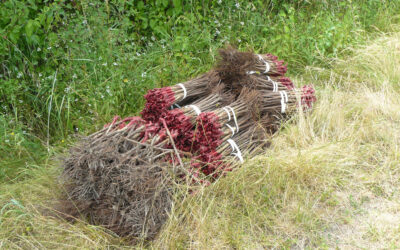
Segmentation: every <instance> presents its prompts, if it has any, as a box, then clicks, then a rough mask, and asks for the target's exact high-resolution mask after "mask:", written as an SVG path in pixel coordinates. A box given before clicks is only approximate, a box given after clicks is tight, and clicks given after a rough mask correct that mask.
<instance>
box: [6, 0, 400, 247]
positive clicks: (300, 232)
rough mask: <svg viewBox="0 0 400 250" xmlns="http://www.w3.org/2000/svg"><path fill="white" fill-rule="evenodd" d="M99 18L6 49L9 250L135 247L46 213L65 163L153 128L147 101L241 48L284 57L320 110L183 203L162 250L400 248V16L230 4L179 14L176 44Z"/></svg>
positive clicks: (73, 19) (91, 15) (374, 9)
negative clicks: (105, 140)
mask: <svg viewBox="0 0 400 250" xmlns="http://www.w3.org/2000/svg"><path fill="white" fill-rule="evenodd" d="M110 2H112V1H110ZM113 3H114V5H116V6H119V5H118V4H116V2H113ZM96 4H98V3H96ZM52 6H53V7H54V6H55V5H52ZM98 6H99V7H98V8H95V7H93V6H91V5H89V4H88V2H86V1H82V4H81V5H80V6H78V7H76V9H75V7H71V8H70V9H67V14H66V16H65V18H64V17H61V19H60V20H58V21H55V23H54V26H52V27H51V28H49V29H48V33H46V34H44V35H45V38H44V39H45V40H43V41H42V42H41V43H40V46H39V45H35V44H29V43H26V42H21V41H20V40H18V43H14V45H10V43H9V42H5V43H6V44H7V46H9V47H10V48H13V49H11V50H10V51H9V52H7V53H8V54H7V55H4V54H1V53H0V58H3V59H4V58H6V59H7V61H6V62H7V63H8V64H6V65H7V67H6V68H10V69H12V70H11V71H12V72H11V73H10V75H7V77H4V76H5V75H4V73H0V74H3V76H2V78H0V81H1V86H0V91H1V92H0V97H1V99H0V100H1V101H2V104H1V107H0V110H1V109H2V111H1V112H3V113H2V114H1V116H0V248H1V247H3V248H24V249H27V248H29V249H33V248H106V247H119V248H122V247H124V246H127V245H126V243H124V242H123V240H121V239H118V238H117V237H115V236H113V235H112V233H110V232H105V231H104V229H102V228H101V227H96V226H92V225H88V224H86V223H85V222H84V221H82V222H79V223H76V224H69V223H67V222H63V221H60V220H57V219H53V218H50V217H46V216H44V215H43V213H42V212H43V210H44V209H45V208H46V207H51V205H52V204H53V203H54V201H55V200H56V199H57V197H59V194H60V193H61V192H62V190H61V187H60V185H59V184H58V179H57V178H58V175H59V173H60V169H59V168H58V166H59V162H58V158H59V157H60V155H62V154H63V153H64V152H65V151H66V149H67V148H68V147H69V146H70V145H71V144H72V143H74V142H75V141H76V140H77V139H78V138H79V137H78V134H87V133H90V132H92V131H95V130H96V129H98V128H100V127H101V126H102V124H104V123H106V122H108V121H109V120H110V119H111V118H112V116H113V115H115V114H119V115H122V116H124V115H132V114H138V112H139V111H140V108H141V107H142V105H143V98H142V95H143V93H145V91H146V90H147V89H149V88H153V87H158V86H165V85H170V84H173V83H177V82H179V81H183V80H185V79H187V78H189V77H192V76H195V75H197V74H199V73H201V72H204V71H206V70H208V69H209V68H210V67H211V66H212V64H213V63H214V62H215V60H216V55H217V49H218V48H220V47H222V46H223V45H224V44H225V43H227V42H231V43H234V44H238V45H239V47H240V48H241V49H245V48H254V49H255V50H257V51H264V52H266V51H269V52H273V53H276V54H278V55H279V56H280V57H282V58H283V59H285V61H288V62H289V73H290V76H292V77H293V78H295V79H296V85H297V86H300V85H302V84H308V83H313V84H314V85H315V86H316V89H317V94H318V102H317V104H316V106H315V109H314V111H313V112H312V113H311V114H309V115H306V116H304V115H303V114H299V115H298V116H297V117H295V118H294V119H293V121H291V122H289V123H288V124H287V125H286V126H285V128H284V129H283V130H282V131H281V132H280V133H279V134H277V135H276V136H274V137H273V138H272V148H271V149H269V150H268V151H267V152H266V153H265V154H264V155H262V156H258V157H256V158H255V159H249V160H247V161H246V163H245V165H244V166H243V167H242V168H241V169H239V170H238V171H236V172H234V173H232V174H231V175H229V176H227V177H226V178H222V179H221V180H220V181H218V182H217V183H215V184H213V185H212V186H210V187H208V188H205V189H204V190H200V192H199V193H198V194H197V195H194V196H187V197H185V199H184V200H183V201H179V202H177V203H176V204H175V207H174V210H173V211H172V214H171V218H170V220H169V221H168V222H167V224H166V225H165V228H164V229H163V231H162V232H161V233H160V235H159V237H158V238H157V239H156V240H155V241H154V242H152V243H151V244H150V246H149V247H154V248H161V247H163V248H165V247H167V248H188V247H192V248H204V249H209V248H217V249H219V248H223V247H227V248H245V247H248V248H261V247H267V248H271V247H278V248H291V247H296V246H297V247H299V248H317V247H318V248H332V247H339V248H357V247H359V248H363V247H364V248H370V247H372V248H393V249H394V248H398V247H400V238H399V235H400V228H399V226H398V225H399V222H400V204H399V202H398V200H399V199H398V198H399V190H400V185H399V177H400V176H399V173H400V172H399V171H400V169H399V166H400V153H399V148H400V137H399V135H400V122H399V121H400V113H399V112H398V110H400V101H399V98H398V97H399V91H400V87H399V86H400V84H399V82H400V73H399V72H400V71H399V66H398V65H400V61H399V58H400V47H399V45H398V44H400V34H399V33H398V32H396V30H397V31H398V27H397V26H396V23H398V21H399V16H398V14H397V13H399V11H398V10H399V8H400V5H398V4H397V2H392V3H391V4H390V5H389V4H388V3H385V2H379V1H353V2H352V3H350V2H343V1H331V2H329V3H324V2H320V1H299V2H298V3H297V4H288V3H287V2H286V1H269V2H268V3H266V4H265V8H263V9H257V10H252V6H250V5H246V3H240V7H239V8H236V9H235V7H234V6H235V2H230V1H228V2H227V3H226V4H224V5H223V6H222V5H221V6H219V5H217V4H216V3H215V5H212V6H209V7H208V8H206V9H205V10H204V12H205V13H203V10H199V9H196V7H193V8H191V9H189V10H187V13H189V14H190V15H189V14H188V15H186V16H188V17H187V18H185V17H184V15H182V14H173V15H172V17H171V19H170V20H169V21H168V25H171V27H176V28H175V29H174V30H172V29H171V30H168V32H166V33H165V34H158V33H152V30H151V29H150V30H149V28H143V27H141V28H139V30H134V31H132V30H131V29H133V28H132V25H131V24H130V23H129V22H126V18H125V17H127V16H129V15H130V14H129V11H130V10H131V9H129V8H128V7H127V6H125V5H123V4H120V6H122V7H121V8H122V9H120V10H116V9H114V8H111V9H110V10H109V11H108V10H107V5H106V4H104V5H102V4H100V5H98ZM110 6H111V5H110ZM110 6H108V7H110ZM213 6H214V7H213ZM256 6H260V3H257V4H256ZM53 7H52V8H53ZM58 7H59V6H56V7H54V8H55V9H54V11H59V10H58ZM233 10H235V12H233ZM46 13H47V14H48V12H46ZM68 13H69V14H68ZM47 14H46V15H47ZM73 15H75V16H73ZM200 15H201V16H202V18H203V19H202V20H201V21H198V20H197V18H199V17H200ZM55 16H56V15H55ZM30 18H32V17H30ZM190 18H194V19H193V20H192V19H190ZM0 19H1V18H0ZM55 19H56V18H55ZM83 20H87V24H85V23H83ZM215 20H218V23H219V24H220V26H219V24H218V23H216V22H215ZM62 21H64V23H65V24H62ZM241 22H243V25H242V24H241ZM0 23H1V22H0ZM229 26H231V28H229ZM2 28H3V27H2ZM216 29H218V30H219V32H221V33H220V35H218V36H216V35H215V30H216ZM53 33H54V34H56V36H55V37H54V35H52V34H53ZM38 34H39V33H38ZM138 34H143V36H142V37H143V40H142V39H141V37H140V36H138ZM152 35H154V38H155V40H154V41H153V40H152V39H151V36H152ZM0 39H3V38H0ZM21 39H22V38H21ZM238 39H240V40H241V42H240V43H239V42H238ZM71 40H72V41H71ZM10 41H11V40H10ZM2 42H4V40H2ZM1 44H4V43H1ZM26 44H28V45H26ZM15 46H21V47H20V48H19V52H18V50H17V49H16V47H15ZM23 46H26V47H23ZM50 47H51V48H50ZM38 48H40V49H41V51H42V52H43V53H42V54H40V55H39V54H38V55H37V57H35V56H36V54H35V53H38ZM0 52H2V51H1V50H0ZM21 53H24V56H23V57H21ZM138 53H139V54H138ZM18 55H19V57H18ZM42 56H45V57H46V58H47V59H46V61H45V60H44V59H43V57H42ZM34 60H38V64H37V65H35V66H32V65H31V64H30V63H32V64H34ZM28 61H29V62H28ZM114 63H116V64H117V65H114ZM4 65H5V64H4V63H3V64H2V66H1V67H2V68H1V69H2V70H4V68H5V67H4ZM21 65H22V66H21ZM10 66H12V67H14V66H16V67H17V68H16V69H15V68H12V67H10ZM20 67H22V68H20ZM17 72H23V75H22V77H19V78H18V77H17ZM4 106H5V108H4ZM48 125H50V126H48ZM76 128H77V129H78V132H75V131H76Z"/></svg>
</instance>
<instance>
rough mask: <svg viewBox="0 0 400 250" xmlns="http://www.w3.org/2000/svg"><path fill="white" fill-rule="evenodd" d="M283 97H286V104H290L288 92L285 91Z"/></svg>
mask: <svg viewBox="0 0 400 250" xmlns="http://www.w3.org/2000/svg"><path fill="white" fill-rule="evenodd" d="M283 95H284V96H285V99H286V103H288V102H289V97H288V95H287V92H286V91H283Z"/></svg>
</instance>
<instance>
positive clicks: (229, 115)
mask: <svg viewBox="0 0 400 250" xmlns="http://www.w3.org/2000/svg"><path fill="white" fill-rule="evenodd" d="M222 109H223V110H225V112H226V113H227V114H228V122H229V121H230V120H231V113H229V110H228V109H227V108H226V107H223V108H222Z"/></svg>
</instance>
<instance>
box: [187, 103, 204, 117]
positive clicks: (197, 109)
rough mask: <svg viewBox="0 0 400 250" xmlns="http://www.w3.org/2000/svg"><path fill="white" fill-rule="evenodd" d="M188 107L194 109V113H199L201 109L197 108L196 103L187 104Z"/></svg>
mask: <svg viewBox="0 0 400 250" xmlns="http://www.w3.org/2000/svg"><path fill="white" fill-rule="evenodd" d="M188 107H189V108H192V109H193V110H194V112H195V113H196V115H200V113H201V110H200V109H199V107H197V106H196V105H189V106H188Z"/></svg>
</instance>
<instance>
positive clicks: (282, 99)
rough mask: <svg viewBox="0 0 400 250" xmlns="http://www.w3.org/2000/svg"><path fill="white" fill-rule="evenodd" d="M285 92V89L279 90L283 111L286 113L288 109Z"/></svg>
mask: <svg viewBox="0 0 400 250" xmlns="http://www.w3.org/2000/svg"><path fill="white" fill-rule="evenodd" d="M283 92H285V91H279V94H280V95H281V113H285V110H286V102H285V96H284V94H283Z"/></svg>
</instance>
